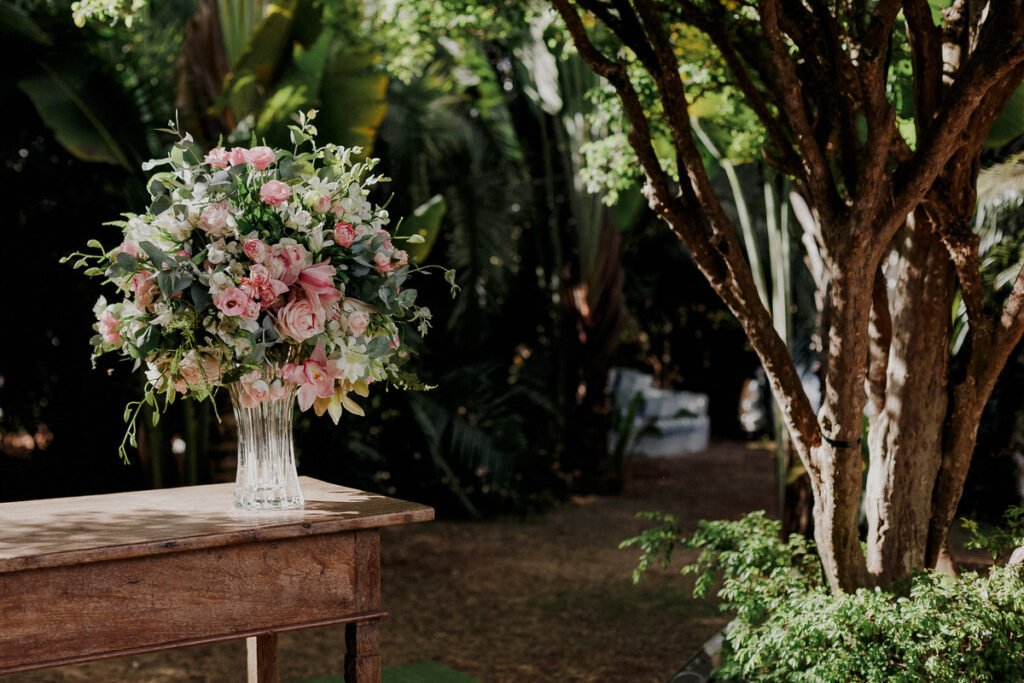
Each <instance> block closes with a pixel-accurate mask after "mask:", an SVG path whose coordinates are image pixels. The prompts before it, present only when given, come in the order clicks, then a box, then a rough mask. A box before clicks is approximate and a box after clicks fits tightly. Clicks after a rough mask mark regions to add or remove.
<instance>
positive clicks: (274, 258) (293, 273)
mask: <svg viewBox="0 0 1024 683" xmlns="http://www.w3.org/2000/svg"><path fill="white" fill-rule="evenodd" d="M264 265H265V266H267V268H269V269H270V277H272V278H273V279H275V280H280V281H281V282H283V283H285V284H286V285H288V286H291V285H293V284H295V281H296V280H297V279H298V278H299V273H301V272H302V269H303V268H305V267H306V266H307V265H309V253H308V252H307V251H306V248H305V247H304V246H302V245H301V244H275V245H274V246H273V247H271V250H270V260H269V261H266V262H265V263H264Z"/></svg>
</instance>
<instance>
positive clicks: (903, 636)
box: [622, 512, 1024, 683]
mask: <svg viewBox="0 0 1024 683" xmlns="http://www.w3.org/2000/svg"><path fill="white" fill-rule="evenodd" d="M643 517H644V518H645V519H649V520H653V521H656V522H658V525H657V526H655V527H654V528H652V529H648V530H646V531H644V532H643V533H641V534H640V535H639V536H636V537H634V538H631V539H628V540H626V541H624V542H623V544H622V547H639V549H640V551H641V555H640V560H639V563H638V565H637V569H636V571H635V572H634V580H635V581H636V580H639V578H640V577H641V575H642V574H643V572H644V571H645V570H646V569H648V568H649V567H651V566H652V565H655V564H662V565H667V563H668V561H669V559H670V557H671V555H672V551H673V549H674V548H676V547H679V546H682V547H686V548H691V549H696V550H699V551H700V552H699V555H698V557H697V559H696V560H695V561H694V562H693V563H691V564H688V565H686V566H685V567H684V568H683V573H684V574H693V575H695V576H696V583H695V587H694V595H695V596H697V597H701V596H703V595H705V594H707V593H708V592H710V591H712V590H714V591H715V592H716V594H717V596H718V599H719V600H720V601H721V607H722V609H723V610H724V611H727V612H729V613H732V614H734V615H735V619H734V621H733V622H732V624H731V625H730V627H729V628H728V629H727V633H726V637H725V648H724V650H723V654H724V664H723V665H722V666H721V667H720V668H719V669H718V670H717V671H716V677H717V678H719V679H727V680H738V681H748V682H751V683H753V682H755V681H786V682H789V681H808V682H810V681H830V682H831V681H870V682H875V681H878V682H882V681H885V682H886V683H890V682H899V681H904V682H906V681H929V682H932V681H934V682H945V681H949V682H954V681H955V682H957V683H959V682H962V681H1020V680H1024V580H1022V579H1024V575H1022V571H1021V568H1020V567H1003V566H995V567H992V568H991V569H990V570H989V571H988V573H987V575H982V574H976V573H964V574H963V575H961V576H960V577H951V576H947V575H944V574H940V573H938V572H934V571H927V572H920V573H918V574H916V575H914V576H913V577H912V578H911V579H910V580H909V582H906V583H904V584H901V585H896V586H891V587H889V588H888V589H886V590H883V589H880V588H875V589H867V588H862V589H860V590H858V591H856V592H855V593H848V594H842V595H833V594H832V593H831V592H830V591H829V589H828V586H827V584H826V583H825V579H824V576H823V574H822V571H821V567H820V564H819V562H818V560H817V558H816V556H815V555H814V549H813V545H812V544H811V543H810V542H808V541H807V540H806V539H804V538H803V537H800V536H790V537H789V539H788V540H783V539H782V537H781V534H780V531H781V525H780V524H779V522H777V521H775V520H770V519H766V518H765V516H764V513H763V512H755V513H752V514H749V515H747V516H746V517H744V518H743V519H741V520H739V521H704V522H701V523H700V525H699V526H698V528H697V530H696V531H695V532H694V533H693V534H692V535H691V536H689V537H687V538H684V537H683V536H682V534H681V533H680V529H679V525H678V523H677V521H676V519H675V518H674V517H672V516H670V515H659V514H645V515H643Z"/></svg>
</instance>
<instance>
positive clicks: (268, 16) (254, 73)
mask: <svg viewBox="0 0 1024 683" xmlns="http://www.w3.org/2000/svg"><path fill="white" fill-rule="evenodd" d="M241 4H244V3H241ZM297 5H298V0H275V1H274V2H271V3H269V4H268V6H267V8H266V10H265V12H264V18H263V20H262V21H261V22H260V23H259V25H258V26H257V27H256V30H255V31H254V32H252V34H251V36H250V38H249V42H248V44H247V45H246V47H245V48H244V49H243V50H242V52H241V56H240V57H239V58H238V61H237V63H235V64H234V65H233V67H232V69H231V73H230V74H229V75H228V78H227V80H226V81H225V83H224V101H226V102H227V104H228V105H229V106H230V107H231V110H232V113H233V114H234V115H235V117H236V118H238V119H242V118H244V117H246V116H248V115H249V114H255V113H257V112H258V111H259V109H260V106H261V104H262V99H263V98H262V95H261V93H260V91H261V89H263V88H266V87H267V86H269V85H270V84H271V82H272V79H273V77H274V74H275V73H276V72H277V71H278V69H279V68H280V65H281V60H282V59H283V58H284V57H285V56H286V55H287V54H288V39H289V37H290V36H291V32H292V22H293V20H294V17H295V9H296V6H297Z"/></svg>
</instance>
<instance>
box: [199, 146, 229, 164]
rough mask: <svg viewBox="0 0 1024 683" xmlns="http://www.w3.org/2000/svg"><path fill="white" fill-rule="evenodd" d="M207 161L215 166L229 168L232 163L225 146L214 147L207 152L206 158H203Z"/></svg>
mask: <svg viewBox="0 0 1024 683" xmlns="http://www.w3.org/2000/svg"><path fill="white" fill-rule="evenodd" d="M203 161H205V162H206V163H208V164H209V165H210V166H213V167H214V168H227V167H228V165H230V164H231V161H230V160H229V159H228V153H227V150H225V149H224V148H223V147H214V148H213V149H211V150H210V151H209V152H207V153H206V158H205V159H203Z"/></svg>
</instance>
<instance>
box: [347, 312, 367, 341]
mask: <svg viewBox="0 0 1024 683" xmlns="http://www.w3.org/2000/svg"><path fill="white" fill-rule="evenodd" d="M369 326H370V315H369V314H368V313H367V312H366V311H352V312H351V313H349V314H348V331H349V332H351V333H352V336H353V337H362V336H363V334H364V333H365V332H366V328H367V327H369Z"/></svg>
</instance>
